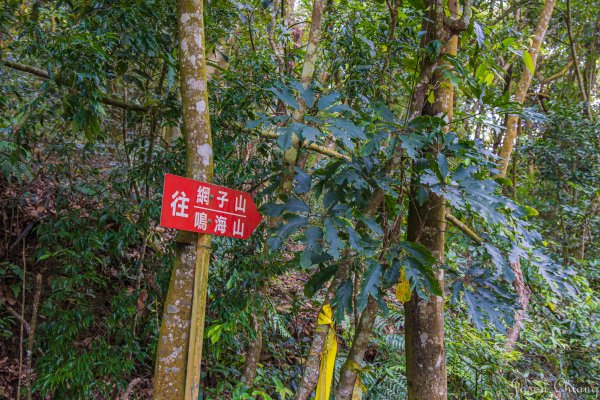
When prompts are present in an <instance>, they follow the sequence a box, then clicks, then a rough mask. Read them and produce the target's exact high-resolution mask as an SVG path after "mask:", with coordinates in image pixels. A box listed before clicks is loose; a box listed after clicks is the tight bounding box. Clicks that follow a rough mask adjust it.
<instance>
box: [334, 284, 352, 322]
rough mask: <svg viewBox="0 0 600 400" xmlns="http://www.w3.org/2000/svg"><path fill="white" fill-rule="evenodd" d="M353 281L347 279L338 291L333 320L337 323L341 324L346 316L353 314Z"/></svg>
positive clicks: (335, 298)
mask: <svg viewBox="0 0 600 400" xmlns="http://www.w3.org/2000/svg"><path fill="white" fill-rule="evenodd" d="M352 288H353V286H352V280H351V279H350V278H348V279H346V280H345V281H344V282H343V283H342V284H341V285H340V286H339V287H338V289H337V290H336V292H335V297H334V299H333V302H332V305H333V306H335V311H334V315H333V318H334V320H335V322H337V323H341V322H342V321H343V320H344V315H345V314H346V312H347V313H350V312H352Z"/></svg>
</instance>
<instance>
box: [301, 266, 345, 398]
mask: <svg viewBox="0 0 600 400" xmlns="http://www.w3.org/2000/svg"><path fill="white" fill-rule="evenodd" d="M347 273H348V270H347V269H346V267H345V266H340V268H339V269H338V270H337V272H336V274H335V276H334V278H333V280H332V282H331V284H330V285H329V288H328V289H327V294H326V295H325V299H324V300H323V304H330V303H331V302H332V301H333V298H334V297H335V291H336V289H337V288H338V286H339V285H340V283H341V282H342V281H343V280H344V279H345V278H346V276H347ZM329 329H330V326H329V325H325V324H323V325H317V327H316V328H315V333H314V335H313V338H312V342H311V344H310V350H309V351H308V357H307V358H306V362H305V364H304V372H303V373H302V379H301V381H300V386H299V387H298V390H297V391H296V396H295V397H294V399H295V400H308V398H309V397H310V395H311V393H312V391H313V390H314V388H315V387H316V386H317V382H318V380H319V367H320V364H321V356H322V355H323V348H324V346H325V339H326V338H327V334H328V333H329Z"/></svg>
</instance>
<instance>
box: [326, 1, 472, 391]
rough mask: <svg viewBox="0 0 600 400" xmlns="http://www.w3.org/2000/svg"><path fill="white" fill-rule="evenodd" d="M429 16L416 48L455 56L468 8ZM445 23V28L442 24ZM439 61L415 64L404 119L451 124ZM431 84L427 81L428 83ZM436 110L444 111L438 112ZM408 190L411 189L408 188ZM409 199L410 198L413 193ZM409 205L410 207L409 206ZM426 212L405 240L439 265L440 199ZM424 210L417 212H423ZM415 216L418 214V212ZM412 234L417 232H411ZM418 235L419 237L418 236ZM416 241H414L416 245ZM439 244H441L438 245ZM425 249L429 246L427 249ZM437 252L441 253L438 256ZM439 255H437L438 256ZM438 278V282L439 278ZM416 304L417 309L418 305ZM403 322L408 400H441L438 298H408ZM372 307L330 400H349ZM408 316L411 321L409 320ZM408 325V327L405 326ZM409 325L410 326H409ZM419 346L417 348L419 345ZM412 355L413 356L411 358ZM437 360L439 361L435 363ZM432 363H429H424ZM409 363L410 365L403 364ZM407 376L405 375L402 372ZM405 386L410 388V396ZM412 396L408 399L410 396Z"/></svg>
mask: <svg viewBox="0 0 600 400" xmlns="http://www.w3.org/2000/svg"><path fill="white" fill-rule="evenodd" d="M427 4H428V5H429V7H428V8H429V10H430V13H429V15H428V18H427V19H426V20H425V21H424V28H425V29H424V30H425V31H426V32H427V34H426V35H425V36H424V37H423V39H422V43H421V45H422V46H423V47H424V46H425V45H427V44H428V43H429V42H430V41H431V40H433V39H438V40H442V41H448V43H447V45H446V46H445V52H447V54H452V53H450V52H449V49H451V48H454V49H455V50H454V54H455V53H456V44H457V39H456V38H453V36H452V35H451V34H450V33H451V32H454V33H457V32H460V31H462V30H465V29H466V28H467V27H468V25H469V21H470V15H471V4H470V1H466V2H465V5H464V12H463V15H462V17H461V18H460V19H457V18H456V17H457V14H458V4H457V3H456V2H455V1H454V0H451V1H450V4H449V6H450V14H451V16H450V19H449V20H447V19H446V18H445V17H444V5H443V1H441V0H435V1H429V2H428V3H427ZM446 23H447V24H448V26H446V25H445V24H446ZM439 61H440V60H439V59H437V60H433V61H432V60H430V59H428V58H426V59H424V60H423V62H422V64H421V73H420V76H419V79H418V80H417V82H416V84H415V87H414V90H413V98H412V100H411V105H410V107H409V110H408V114H407V116H408V120H411V119H413V118H415V117H416V116H418V115H421V113H423V114H427V115H436V113H437V112H442V113H446V114H447V116H448V119H449V120H451V119H452V105H453V90H454V89H453V86H452V84H451V83H449V82H445V81H443V80H442V72H441V71H438V72H436V73H435V75H434V71H436V70H438V66H439ZM432 80H433V82H432ZM430 87H435V88H437V89H436V92H435V98H436V101H435V104H434V107H433V108H432V107H424V105H425V98H426V94H427V92H428V90H429V88H430ZM442 106H445V108H443V107H442ZM398 165H399V160H394V166H396V167H397V166H398ZM413 190H415V189H414V188H413ZM413 198H414V193H413ZM411 203H412V202H411ZM426 205H428V206H429V208H424V209H423V211H424V210H427V211H428V215H420V214H415V211H418V210H417V209H415V208H414V206H413V207H412V208H413V211H412V214H411V211H410V208H409V227H408V229H411V225H410V224H411V222H410V220H411V218H412V220H413V226H412V231H413V232H412V234H411V233H410V232H409V236H408V240H413V241H419V242H421V243H423V244H425V245H426V246H427V245H428V244H429V245H431V247H433V244H435V246H436V247H435V248H432V252H433V253H434V254H435V255H436V256H438V259H439V257H440V256H441V257H442V260H443V249H444V241H443V240H444V235H443V232H444V228H445V207H444V200H443V198H438V197H435V196H434V197H432V195H430V199H429V201H428V202H427V203H426ZM426 205H424V206H423V207H425V206H426ZM421 214H423V212H422V211H421ZM419 217H421V219H420V220H419V221H420V222H423V221H426V222H425V224H422V225H421V224H419V225H418V226H417V225H414V221H416V219H418V218H419ZM417 230H418V231H417ZM423 233H424V234H423ZM425 236H427V237H428V238H429V239H428V240H429V241H428V240H425V239H423V237H425ZM417 237H418V239H419V240H417ZM440 240H441V245H440ZM430 242H431V243H430ZM428 247H429V246H428ZM440 248H441V253H440ZM438 253H439V254H438ZM441 279H443V277H441ZM421 304H422V305H421ZM406 307H407V314H406V315H407V317H406V323H407V325H406V329H407V341H406V345H407V376H408V377H409V399H423V400H436V399H442V398H443V399H445V398H446V397H445V396H446V369H445V353H444V345H443V334H444V330H443V326H444V325H443V322H444V319H443V318H444V314H443V300H442V299H441V298H439V299H437V300H435V298H432V299H430V300H429V302H424V301H423V300H421V299H417V296H416V294H413V305H408V304H407V305H406ZM408 307H413V308H414V309H415V310H418V311H419V312H417V313H416V314H414V313H410V315H409V311H408ZM377 309H378V307H377V302H376V301H375V299H373V298H369V301H368V303H367V307H366V308H365V310H364V311H363V314H362V315H361V317H360V321H359V324H358V326H357V328H356V334H355V339H354V342H353V344H352V348H351V349H350V353H349V355H348V359H347V360H346V362H345V363H344V365H343V366H342V370H341V372H340V382H339V384H338V386H337V388H336V393H335V398H336V400H338V399H339V400H347V399H350V398H351V396H352V394H353V390H354V385H355V382H356V378H357V376H358V372H359V370H360V368H361V365H362V361H363V359H364V354H365V351H366V349H367V346H368V343H369V337H370V334H371V330H372V328H373V323H374V321H375V316H376V314H377ZM411 316H414V318H412V319H411ZM409 321H410V322H409ZM409 324H412V325H411V326H410V327H409ZM409 329H410V330H411V333H412V334H414V335H416V337H418V338H419V340H421V339H422V338H423V339H424V340H426V341H427V343H428V344H429V346H426V347H425V348H421V349H420V351H421V353H420V354H418V355H417V354H416V352H414V351H412V349H409V346H412V343H410V342H409V337H408V330H409ZM420 347H421V346H420ZM409 351H411V355H410V356H408V352H409ZM417 356H418V357H417ZM440 356H441V358H440ZM431 360H434V362H433V363H431V362H429V361H431ZM409 361H410V362H409ZM422 361H423V362H424V361H427V363H426V364H423V365H425V368H426V369H427V371H425V372H426V373H428V375H429V376H430V377H435V382H433V381H431V380H428V378H427V376H423V375H420V374H421V368H422V367H423V365H421V366H419V363H420V362H422ZM409 368H410V369H412V371H408V369H409ZM411 382H412V384H413V386H414V388H413V389H412V391H411ZM418 382H421V385H422V387H423V388H430V389H431V390H429V391H426V390H424V389H423V390H421V391H419V388H421V386H419V387H417V386H416V385H417V383H418ZM411 396H412V397H411Z"/></svg>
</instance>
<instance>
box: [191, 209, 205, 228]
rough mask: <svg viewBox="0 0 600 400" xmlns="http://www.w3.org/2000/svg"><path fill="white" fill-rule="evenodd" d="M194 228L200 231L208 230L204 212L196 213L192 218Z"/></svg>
mask: <svg viewBox="0 0 600 400" xmlns="http://www.w3.org/2000/svg"><path fill="white" fill-rule="evenodd" d="M194 228H198V229H201V230H203V231H205V230H207V229H208V215H207V214H206V213H205V212H197V211H196V217H195V218H194Z"/></svg>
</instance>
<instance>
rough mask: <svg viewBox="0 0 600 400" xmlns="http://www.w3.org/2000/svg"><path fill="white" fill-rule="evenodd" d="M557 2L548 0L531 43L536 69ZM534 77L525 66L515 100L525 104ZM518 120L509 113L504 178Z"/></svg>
mask: <svg viewBox="0 0 600 400" xmlns="http://www.w3.org/2000/svg"><path fill="white" fill-rule="evenodd" d="M555 4H556V0H546V2H545V3H544V7H543V9H542V12H541V14H540V19H539V21H538V24H537V28H536V30H535V35H534V37H533V43H532V45H531V51H530V52H529V53H530V54H531V58H532V60H533V67H534V70H535V66H536V62H537V57H538V54H539V53H540V49H541V47H542V42H543V41H544V36H545V35H546V31H547V30H548V25H549V23H550V18H551V17H552V11H553V10H554V5H555ZM532 77H533V76H532V74H531V72H529V70H528V69H527V68H523V72H522V73H521V78H520V80H519V84H518V86H517V91H516V93H515V102H517V103H519V104H523V103H524V102H525V97H526V96H527V91H528V90H529V85H530V84H531V78H532ZM518 121H519V117H518V116H516V115H509V116H508V118H507V120H506V133H505V134H504V140H503V142H502V148H501V149H500V157H501V158H502V160H501V161H500V174H499V176H500V177H502V178H504V177H506V171H507V170H508V164H509V162H510V156H511V155H512V151H513V146H514V142H515V138H516V136H517V124H518Z"/></svg>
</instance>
